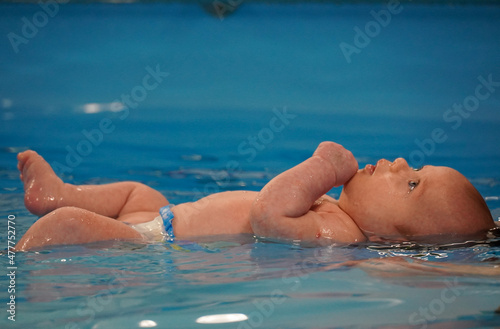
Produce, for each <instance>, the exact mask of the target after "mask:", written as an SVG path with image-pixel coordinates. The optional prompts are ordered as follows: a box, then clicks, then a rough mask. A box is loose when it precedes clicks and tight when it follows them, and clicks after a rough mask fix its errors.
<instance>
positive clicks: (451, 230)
mask: <svg viewBox="0 0 500 329" xmlns="http://www.w3.org/2000/svg"><path fill="white" fill-rule="evenodd" d="M471 200H474V202H472V201H471ZM476 201H477V202H476ZM481 202H482V203H481ZM479 204H480V205H479ZM339 206H340V208H341V209H342V210H344V211H345V212H346V213H347V214H349V216H351V218H352V219H353V220H354V221H355V222H356V224H357V225H358V226H359V228H360V229H361V230H362V231H363V232H364V233H365V234H366V235H367V236H368V237H369V238H372V239H373V237H384V238H387V239H394V240H397V239H400V238H402V237H403V238H404V239H408V238H412V237H414V238H418V237H421V236H430V235H439V234H452V235H453V234H455V235H457V234H458V235H470V234H473V233H475V232H478V231H480V230H487V229H489V228H491V225H492V221H488V220H477V219H476V217H478V216H476V215H478V213H479V215H481V216H483V215H485V216H490V217H489V218H491V215H490V213H489V211H488V210H487V208H486V211H487V214H485V213H484V212H485V210H484V209H483V208H485V204H484V201H483V200H482V198H481V196H480V195H479V193H478V192H477V191H476V190H475V188H474V187H473V186H472V184H470V182H469V181H468V180H467V179H466V178H465V177H464V176H463V175H462V174H460V173H459V172H458V171H456V170H454V169H451V168H448V167H434V166H425V167H423V168H421V169H420V170H414V169H412V168H410V167H409V166H408V163H407V162H406V161H405V160H404V159H402V158H399V159H396V160H395V161H394V162H390V161H387V160H380V161H378V162H377V164H376V165H375V166H373V165H367V166H366V167H365V168H364V169H361V170H359V171H358V172H357V173H356V174H355V175H354V176H353V178H352V179H351V180H350V181H349V182H348V183H347V184H345V185H344V190H343V191H342V194H341V195H340V198H339ZM457 215H458V216H457Z"/></svg>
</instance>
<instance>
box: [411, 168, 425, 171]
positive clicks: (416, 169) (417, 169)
mask: <svg viewBox="0 0 500 329" xmlns="http://www.w3.org/2000/svg"><path fill="white" fill-rule="evenodd" d="M422 168H423V167H420V168H413V170H415V171H419V170H421V169H422Z"/></svg>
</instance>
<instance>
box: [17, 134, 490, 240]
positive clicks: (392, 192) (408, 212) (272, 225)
mask: <svg viewBox="0 0 500 329" xmlns="http://www.w3.org/2000/svg"><path fill="white" fill-rule="evenodd" d="M18 160H19V164H18V168H19V171H20V172H21V180H22V181H23V183H24V189H25V205H26V208H27V209H28V210H29V211H30V212H31V213H33V214H35V215H38V216H43V217H42V218H40V219H39V220H38V221H37V222H36V223H35V224H33V226H32V227H31V228H30V229H28V231H27V232H26V234H25V235H24V236H23V237H22V238H21V240H20V241H19V242H18V244H17V246H16V248H17V250H29V249H33V248H41V247H44V246H48V245H64V244H82V243H90V242H96V241H105V240H130V241H146V242H150V241H154V240H156V241H162V240H165V239H167V240H173V239H174V238H176V239H195V238H196V237H200V236H209V235H210V236H216V235H225V234H240V233H250V234H255V235H256V236H260V237H265V238H273V239H280V240H288V241H292V240H293V241H297V240H299V241H302V242H304V243H313V244H321V245H323V244H332V243H346V244H349V243H355V242H362V241H383V240H389V241H409V240H411V241H419V242H429V241H434V242H436V241H440V242H445V241H446V242H451V241H453V240H464V239H468V238H483V237H484V236H485V233H486V232H487V231H488V230H489V229H492V228H494V227H496V226H495V223H494V221H493V219H492V216H491V213H490V211H489V209H488V207H487V206H486V203H485V202H484V200H483V198H482V197H481V195H480V194H479V192H478V191H477V190H476V189H475V188H474V187H473V186H472V184H471V183H470V182H469V181H468V180H467V179H466V178H465V177H464V176H463V175H461V174H460V173H459V172H457V171H455V170H453V169H451V168H447V167H434V166H425V167H423V168H421V169H419V170H414V169H412V168H410V167H409V166H408V164H407V163H406V161H405V160H404V159H402V158H399V159H396V160H395V161H394V162H389V161H387V160H380V161H378V162H377V164H376V165H367V166H366V167H365V168H364V169H361V170H358V163H357V162H356V160H355V158H354V157H353V155H352V153H351V152H349V151H348V150H346V149H345V148H343V147H342V146H341V145H339V144H336V143H333V142H323V143H321V144H320V145H319V146H318V148H317V149H316V151H315V152H314V154H313V155H312V156H311V157H310V158H309V159H307V160H305V161H304V162H302V163H300V164H298V165H297V166H295V167H293V168H291V169H289V170H287V171H285V172H283V173H281V174H280V175H278V176H276V177H275V178H274V179H272V180H271V181H270V182H269V183H268V184H267V185H266V186H264V188H262V190H261V191H260V192H251V191H233V192H222V193H216V194H212V195H209V196H207V197H205V198H202V199H200V200H198V201H196V202H189V203H183V204H179V205H176V206H173V205H171V204H169V202H168V200H167V199H166V198H165V197H164V196H163V195H162V194H161V193H159V192H158V191H156V190H154V189H152V188H150V187H148V186H146V185H143V184H141V183H136V182H121V183H113V184H106V185H82V186H76V185H71V184H65V183H63V181H62V180H61V179H59V178H58V177H57V176H56V174H55V173H54V171H53V170H52V168H51V167H50V165H49V164H48V163H47V162H46V161H45V160H44V159H43V158H42V157H41V156H39V155H38V154H37V153H36V152H34V151H26V152H23V153H20V154H19V155H18ZM341 185H344V188H343V191H342V193H341V195H340V198H339V200H338V201H337V200H335V199H333V198H332V197H330V196H328V195H326V194H325V193H327V192H328V191H329V190H330V189H331V188H333V187H337V186H341ZM159 211H160V214H159V213H158V212H159ZM436 238H438V240H436Z"/></svg>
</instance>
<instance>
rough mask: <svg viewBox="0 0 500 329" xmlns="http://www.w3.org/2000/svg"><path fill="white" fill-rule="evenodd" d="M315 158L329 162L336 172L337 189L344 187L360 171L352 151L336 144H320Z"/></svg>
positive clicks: (315, 152)
mask: <svg viewBox="0 0 500 329" xmlns="http://www.w3.org/2000/svg"><path fill="white" fill-rule="evenodd" d="M313 156H317V157H320V158H322V159H323V160H325V161H328V162H329V163H330V164H331V165H332V167H333V168H334V170H335V175H336V181H335V185H334V186H335V187H337V186H341V185H344V184H345V183H347V181H348V180H349V179H351V177H352V176H354V174H356V172H357V171H358V162H357V161H356V159H355V158H354V156H353V155H352V153H351V151H349V150H346V149H345V148H344V147H343V146H342V145H340V144H337V143H334V142H323V143H321V144H319V146H318V148H317V149H316V151H314V154H313Z"/></svg>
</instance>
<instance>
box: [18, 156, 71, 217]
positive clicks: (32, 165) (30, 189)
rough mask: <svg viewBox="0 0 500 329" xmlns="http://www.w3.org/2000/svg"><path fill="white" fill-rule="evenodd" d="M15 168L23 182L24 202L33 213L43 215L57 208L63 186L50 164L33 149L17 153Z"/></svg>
mask: <svg viewBox="0 0 500 329" xmlns="http://www.w3.org/2000/svg"><path fill="white" fill-rule="evenodd" d="M17 159H18V161H19V162H18V164H17V169H19V171H20V172H21V180H22V181H23V183H24V204H25V206H26V208H27V209H28V210H29V211H30V212H31V213H32V214H35V215H38V216H43V215H45V214H47V213H49V212H51V211H52V210H54V209H57V206H58V205H57V204H58V201H59V200H60V199H61V196H62V195H61V192H62V189H63V186H64V183H63V181H62V180H61V179H60V178H59V177H57V175H56V174H55V172H54V170H52V168H51V167H50V165H49V164H48V163H47V161H45V159H44V158H42V157H41V156H40V155H38V154H37V153H36V152H35V151H26V152H22V153H19V154H18V155H17Z"/></svg>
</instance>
